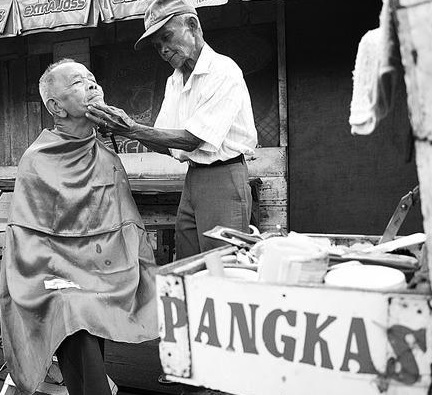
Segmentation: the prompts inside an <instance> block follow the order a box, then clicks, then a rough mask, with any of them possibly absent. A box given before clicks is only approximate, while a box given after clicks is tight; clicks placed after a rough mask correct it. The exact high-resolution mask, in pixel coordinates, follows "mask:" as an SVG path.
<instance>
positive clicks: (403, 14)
mask: <svg viewBox="0 0 432 395" xmlns="http://www.w3.org/2000/svg"><path fill="white" fill-rule="evenodd" d="M400 5H401V6H406V7H407V8H402V9H398V10H397V12H396V17H397V19H398V21H399V23H400V25H399V26H398V36H399V42H400V50H401V55H402V62H403V65H404V69H405V82H406V85H407V92H408V106H409V109H410V120H411V124H412V126H413V132H414V135H415V136H417V137H418V138H420V139H428V140H430V141H432V108H431V103H432V89H431V84H432V80H431V77H430V73H429V72H427V71H426V70H428V68H429V67H430V66H431V64H432V25H431V23H430V18H432V1H421V2H419V1H404V2H400ZM410 5H411V6H410Z"/></svg>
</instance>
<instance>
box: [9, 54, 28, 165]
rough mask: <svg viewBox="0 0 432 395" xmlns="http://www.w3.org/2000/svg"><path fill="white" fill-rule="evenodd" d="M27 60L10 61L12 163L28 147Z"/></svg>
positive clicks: (16, 161) (16, 162)
mask: <svg viewBox="0 0 432 395" xmlns="http://www.w3.org/2000/svg"><path fill="white" fill-rule="evenodd" d="M26 80H27V79H26V60H25V58H20V59H12V60H10V61H9V81H10V86H9V95H10V101H9V106H11V110H10V117H9V118H8V119H7V120H6V125H7V127H6V130H7V133H9V134H10V137H11V162H12V163H11V164H14V165H16V164H18V162H19V160H20V159H21V156H22V154H23V153H24V151H25V150H26V149H27V147H28V116H27V103H26V93H27V89H26Z"/></svg>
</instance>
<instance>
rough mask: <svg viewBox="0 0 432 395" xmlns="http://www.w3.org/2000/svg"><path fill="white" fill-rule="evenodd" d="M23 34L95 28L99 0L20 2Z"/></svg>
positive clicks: (36, 0)
mask: <svg viewBox="0 0 432 395" xmlns="http://www.w3.org/2000/svg"><path fill="white" fill-rule="evenodd" d="M17 5H18V7H17V8H18V15H19V21H20V32H21V34H26V33H36V32H45V31H58V30H64V29H70V28H76V27H95V26H97V21H98V18H99V3H98V0H20V1H18V2H17Z"/></svg>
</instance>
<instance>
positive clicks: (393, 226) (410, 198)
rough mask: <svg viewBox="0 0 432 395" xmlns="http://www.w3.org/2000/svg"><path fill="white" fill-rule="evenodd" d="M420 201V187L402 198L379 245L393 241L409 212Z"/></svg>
mask: <svg viewBox="0 0 432 395" xmlns="http://www.w3.org/2000/svg"><path fill="white" fill-rule="evenodd" d="M419 201H420V191H419V186H418V185H417V186H416V187H415V188H414V189H412V190H411V191H409V192H408V193H407V194H406V195H404V196H402V198H401V200H400V201H399V204H398V205H397V207H396V210H395V211H394V213H393V215H392V217H391V218H390V221H389V223H388V224H387V227H386V228H385V230H384V233H383V235H382V236H381V239H380V240H379V242H378V244H382V243H385V242H388V241H390V240H393V239H394V238H395V237H396V235H397V233H398V232H399V229H400V227H401V226H402V223H403V222H404V220H405V217H406V216H407V214H408V211H409V210H410V208H411V207H412V206H414V205H415V204H417V203H418V202H419Z"/></svg>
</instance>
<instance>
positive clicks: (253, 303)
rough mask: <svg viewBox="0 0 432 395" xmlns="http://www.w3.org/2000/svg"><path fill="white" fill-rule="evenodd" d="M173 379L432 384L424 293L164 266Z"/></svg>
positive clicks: (324, 386)
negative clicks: (281, 282)
mask: <svg viewBox="0 0 432 395" xmlns="http://www.w3.org/2000/svg"><path fill="white" fill-rule="evenodd" d="M157 287H158V309H159V325H160V336H161V344H160V356H161V361H162V366H163V368H164V371H165V373H166V374H168V377H170V378H171V379H172V380H174V381H178V382H185V383H190V384H194V385H202V386H204V387H208V388H213V389H216V390H221V391H225V392H228V393H232V394H238V395H265V394H271V395H314V394H332V395H346V394H348V393H349V394H358V395H369V394H370V395H372V394H373V395H378V394H394V395H396V394H409V395H416V394H423V395H426V394H428V390H429V387H430V386H431V362H432V353H431V341H432V338H431V329H432V322H431V321H432V320H431V312H430V306H429V300H428V298H427V297H426V296H425V295H413V294H388V293H387V294H386V293H381V292H366V291H360V290H351V289H337V288H329V287H325V286H318V287H302V286H278V285H270V284H263V283H257V282H246V281H241V280H239V281H236V280H233V279H226V278H218V277H209V276H207V277H206V276H199V275H187V276H184V277H182V276H177V275H172V274H168V275H158V276H157Z"/></svg>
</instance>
